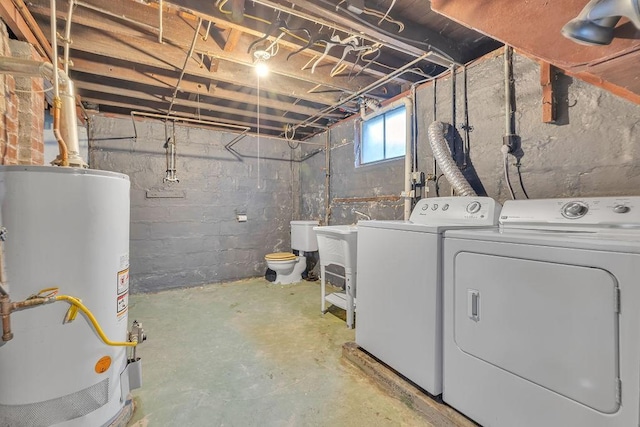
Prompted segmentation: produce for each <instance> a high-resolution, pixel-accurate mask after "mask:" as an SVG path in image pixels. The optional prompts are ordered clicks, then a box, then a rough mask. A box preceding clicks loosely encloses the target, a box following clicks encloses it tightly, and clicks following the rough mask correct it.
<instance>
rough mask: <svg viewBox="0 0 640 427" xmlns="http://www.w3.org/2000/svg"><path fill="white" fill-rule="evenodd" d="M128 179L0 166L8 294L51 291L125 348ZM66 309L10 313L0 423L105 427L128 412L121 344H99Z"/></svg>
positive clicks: (1, 351)
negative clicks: (68, 318) (75, 303)
mask: <svg viewBox="0 0 640 427" xmlns="http://www.w3.org/2000/svg"><path fill="white" fill-rule="evenodd" d="M129 187H130V185H129V178H128V177H127V176H126V175H122V174H118V173H112V172H103V171H95V170H87V169H76V168H58V167H45V166H0V203H1V209H0V213H1V215H0V226H3V227H5V228H6V230H7V233H6V236H7V238H6V241H5V242H4V253H5V268H6V273H7V284H8V288H9V294H10V296H11V299H12V300H14V301H18V300H24V299H25V298H28V297H29V296H30V295H32V294H35V293H37V292H38V291H39V290H41V289H43V288H48V287H58V288H59V292H60V293H61V294H66V295H72V296H75V297H77V298H79V299H81V300H82V303H83V304H84V305H85V306H86V307H87V308H88V309H89V310H91V312H92V313H93V315H94V316H95V318H96V319H97V321H98V323H99V324H100V325H101V326H102V329H103V330H104V332H105V334H106V336H107V337H108V338H109V339H111V340H114V341H127V339H128V332H127V323H128V319H127V310H128V296H129ZM69 307H70V306H69V304H67V303H66V302H55V303H51V304H45V305H42V306H38V307H34V308H30V309H25V310H20V311H15V312H14V313H12V315H11V326H12V332H13V335H14V338H13V339H12V340H10V341H7V342H4V343H3V342H2V341H0V425H2V426H5V425H8V426H16V427H17V426H50V425H55V426H65V427H72V426H78V427H80V426H82V427H85V426H104V425H109V424H110V423H112V422H113V421H114V420H116V419H118V418H119V417H122V415H123V412H125V411H129V410H130V409H131V402H130V401H127V397H128V396H129V391H130V388H131V387H130V383H129V380H130V375H129V374H130V372H129V367H128V356H127V350H126V348H125V347H117V346H115V347H111V346H107V345H105V343H103V342H102V340H101V339H100V338H99V336H98V334H97V333H96V330H95V328H93V327H92V325H91V323H90V322H89V321H88V319H87V318H86V317H84V316H82V315H80V314H79V315H78V316H77V318H76V319H75V320H74V321H73V322H71V323H63V319H64V318H65V315H66V314H67V312H68V310H69Z"/></svg>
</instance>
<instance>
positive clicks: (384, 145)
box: [356, 102, 409, 167]
mask: <svg viewBox="0 0 640 427" xmlns="http://www.w3.org/2000/svg"><path fill="white" fill-rule="evenodd" d="M400 109H402V110H403V111H404V126H405V140H404V142H405V144H404V146H403V148H404V153H403V154H401V155H399V156H393V157H387V135H386V129H387V116H389V115H391V114H393V113H395V112H396V111H397V110H400ZM380 117H382V126H383V129H382V132H383V137H382V139H383V141H382V151H383V157H382V158H380V159H377V160H372V161H368V162H364V161H363V158H362V155H363V152H364V146H365V128H366V124H367V123H368V122H370V121H372V120H376V119H378V118H380ZM407 120H409V117H408V114H407V106H406V104H405V103H404V102H401V103H394V104H391V105H389V106H387V107H386V108H384V109H382V110H380V111H376V112H375V113H374V114H371V115H369V116H367V117H365V118H363V119H362V120H360V121H359V123H360V126H359V131H358V136H359V138H358V139H359V141H358V142H359V143H358V150H357V153H356V154H357V155H356V166H357V167H359V166H369V165H375V164H379V163H384V162H388V161H393V160H398V159H402V158H404V157H405V156H406V155H407V152H406V138H407V135H406V132H407Z"/></svg>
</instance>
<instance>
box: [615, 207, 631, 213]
mask: <svg viewBox="0 0 640 427" xmlns="http://www.w3.org/2000/svg"><path fill="white" fill-rule="evenodd" d="M630 210H631V208H629V206H625V205H615V206H614V207H613V211H614V212H615V213H627V212H629V211H630Z"/></svg>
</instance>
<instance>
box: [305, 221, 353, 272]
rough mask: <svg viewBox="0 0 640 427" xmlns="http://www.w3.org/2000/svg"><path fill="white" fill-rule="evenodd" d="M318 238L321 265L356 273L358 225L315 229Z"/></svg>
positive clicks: (326, 226)
mask: <svg viewBox="0 0 640 427" xmlns="http://www.w3.org/2000/svg"><path fill="white" fill-rule="evenodd" d="M313 230H314V231H315V232H316V236H317V237H318V251H319V252H320V264H321V265H325V266H327V265H329V264H336V265H339V266H342V267H344V268H345V270H352V271H353V272H355V271H356V256H357V253H358V251H357V248H358V226H357V225H325V226H323V227H313Z"/></svg>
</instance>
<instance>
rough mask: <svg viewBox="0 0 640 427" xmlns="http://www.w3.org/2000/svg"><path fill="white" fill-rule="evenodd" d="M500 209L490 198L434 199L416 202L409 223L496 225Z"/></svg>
mask: <svg viewBox="0 0 640 427" xmlns="http://www.w3.org/2000/svg"><path fill="white" fill-rule="evenodd" d="M500 208H501V206H500V204H499V203H497V202H496V201H495V200H493V199H491V198H490V197H462V196H461V197H434V198H428V199H421V200H420V201H418V203H417V204H416V206H415V208H414V209H413V212H412V213H411V217H410V221H412V222H415V223H418V224H434V223H461V224H467V223H471V224H477V225H496V224H497V220H498V215H499V214H500Z"/></svg>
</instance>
